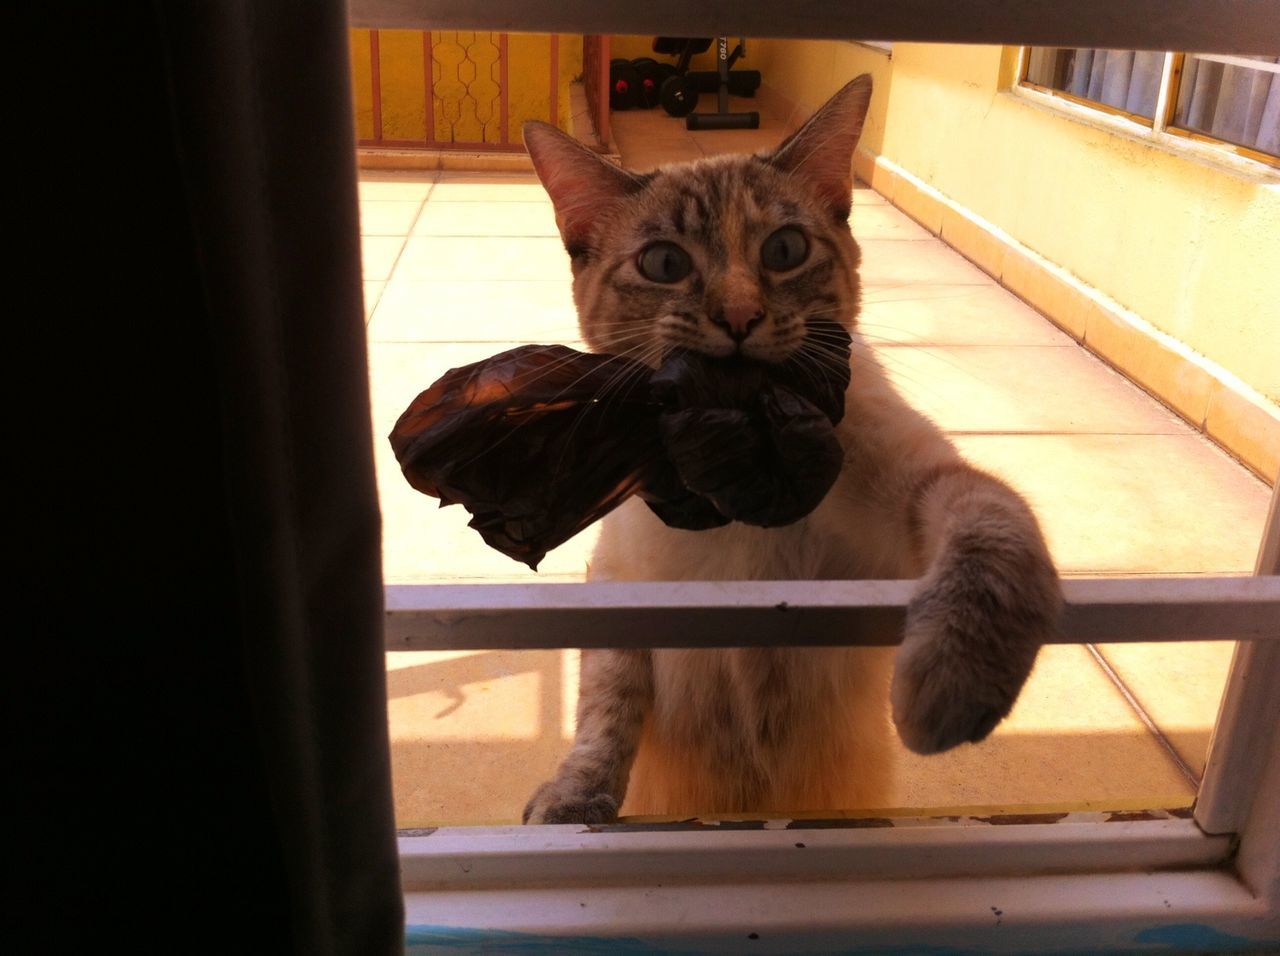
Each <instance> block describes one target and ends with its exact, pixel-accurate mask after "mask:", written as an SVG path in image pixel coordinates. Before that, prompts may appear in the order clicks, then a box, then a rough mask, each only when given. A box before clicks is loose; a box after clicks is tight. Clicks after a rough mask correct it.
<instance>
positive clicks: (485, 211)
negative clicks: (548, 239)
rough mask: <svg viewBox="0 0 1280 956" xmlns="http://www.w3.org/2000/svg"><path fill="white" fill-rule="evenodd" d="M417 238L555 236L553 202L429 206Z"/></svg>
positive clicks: (416, 230)
mask: <svg viewBox="0 0 1280 956" xmlns="http://www.w3.org/2000/svg"><path fill="white" fill-rule="evenodd" d="M413 234H414V235H415V236H554V237H558V236H559V235H560V231H559V230H558V229H557V228H556V216H555V211H554V210H553V209H552V207H551V202H550V200H548V199H545V198H544V200H543V201H542V202H428V203H427V204H426V206H425V207H424V208H423V210H422V214H421V215H420V216H419V217H418V219H417V222H416V223H414V225H413Z"/></svg>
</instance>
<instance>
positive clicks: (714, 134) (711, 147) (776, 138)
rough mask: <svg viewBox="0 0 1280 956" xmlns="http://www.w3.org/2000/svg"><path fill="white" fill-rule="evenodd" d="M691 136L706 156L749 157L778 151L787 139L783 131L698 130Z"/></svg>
mask: <svg viewBox="0 0 1280 956" xmlns="http://www.w3.org/2000/svg"><path fill="white" fill-rule="evenodd" d="M690 136H691V137H692V138H693V142H694V143H695V144H696V145H697V147H698V148H699V149H700V150H702V154H703V155H704V156H721V155H746V156H749V155H751V154H752V153H759V152H763V151H765V150H772V149H776V148H777V147H778V144H779V143H781V142H782V140H783V139H784V138H785V134H784V133H783V131H782V130H781V129H717V130H711V129H708V130H697V131H695V132H693V133H691V134H690Z"/></svg>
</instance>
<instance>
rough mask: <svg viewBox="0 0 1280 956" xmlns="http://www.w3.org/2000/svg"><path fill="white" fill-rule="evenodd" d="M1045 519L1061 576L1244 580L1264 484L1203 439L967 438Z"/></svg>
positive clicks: (981, 460) (982, 462)
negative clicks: (1190, 576) (1206, 576)
mask: <svg viewBox="0 0 1280 956" xmlns="http://www.w3.org/2000/svg"><path fill="white" fill-rule="evenodd" d="M955 442H956V444H957V446H959V448H960V450H961V452H962V453H963V454H964V455H965V456H966V457H967V458H968V459H969V460H970V461H972V462H973V463H974V464H976V465H978V466H979V467H982V468H986V469H989V470H990V471H991V472H993V473H994V474H997V475H1000V476H1001V477H1003V478H1005V479H1006V480H1007V481H1009V483H1010V484H1012V485H1013V486H1014V487H1015V488H1017V489H1018V490H1019V491H1020V492H1022V494H1023V495H1025V496H1026V498H1027V499H1028V501H1029V502H1030V503H1031V506H1032V507H1033V508H1034V509H1035V511H1036V512H1037V514H1038V515H1039V517H1040V520H1041V523H1042V525H1043V527H1044V529H1045V535H1046V537H1047V538H1048V541H1049V547H1050V549H1051V550H1052V552H1053V555H1054V559H1055V561H1056V562H1057V564H1058V567H1059V569H1060V570H1063V571H1068V572H1077V573H1087V574H1093V573H1108V572H1111V573H1114V572H1124V573H1130V574H1134V573H1137V574H1142V573H1156V572H1158V573H1163V574H1245V573H1249V572H1250V571H1251V570H1252V568H1253V562H1254V555H1255V552H1256V550H1257V542H1258V539H1259V537H1260V535H1261V533H1262V522H1263V520H1264V519H1265V517H1266V510H1267V503H1268V498H1269V496H1268V493H1267V489H1266V487H1265V486H1264V485H1263V484H1262V482H1260V481H1258V480H1257V479H1256V478H1254V477H1253V476H1252V475H1250V474H1249V473H1248V472H1246V471H1245V470H1244V469H1243V468H1241V467H1240V466H1239V465H1237V464H1236V463H1235V462H1233V461H1231V460H1230V459H1229V458H1228V457H1227V456H1226V455H1224V454H1223V453H1222V452H1221V451H1219V450H1218V449H1217V448H1216V447H1215V446H1213V445H1212V444H1211V443H1210V442H1208V441H1207V440H1206V439H1204V438H1202V437H1199V436H1196V435H960V436H957V437H956V438H955Z"/></svg>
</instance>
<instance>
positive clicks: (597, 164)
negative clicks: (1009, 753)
mask: <svg viewBox="0 0 1280 956" xmlns="http://www.w3.org/2000/svg"><path fill="white" fill-rule="evenodd" d="M870 98H871V80H870V77H867V76H862V77H859V78H858V79H856V80H854V81H853V82H851V83H849V84H848V85H847V86H845V87H844V88H843V89H842V90H840V91H839V92H838V93H836V94H835V96H834V97H832V99H831V100H830V101H829V102H827V103H826V105H824V106H823V107H822V108H821V109H820V110H819V111H818V112H817V113H816V114H815V115H814V116H813V117H812V118H811V119H810V120H809V121H808V122H807V123H806V124H805V125H804V126H802V127H801V128H800V129H799V130H797V131H796V132H795V133H794V134H793V135H792V136H790V137H789V138H788V139H787V140H786V141H785V142H783V143H782V145H780V146H779V147H778V148H777V149H774V150H773V151H771V152H767V153H763V154H758V155H754V156H718V157H715V158H709V159H704V160H701V161H699V162H695V163H691V164H686V165H675V166H667V167H664V168H661V169H659V170H657V171H655V172H651V173H647V174H636V173H631V172H627V171H624V170H622V169H619V168H618V167H616V166H614V165H612V164H611V163H609V162H607V161H605V160H604V159H602V158H601V157H599V156H597V155H596V154H594V153H592V152H591V151H589V150H587V149H585V148H584V147H582V146H580V145H579V144H578V143H577V142H576V141H575V140H573V139H571V138H570V137H568V136H566V135H564V134H563V133H561V132H559V131H558V130H556V129H555V128H554V127H551V126H548V125H545V124H541V123H530V124H529V125H527V126H526V128H525V142H526V144H527V146H528V149H529V152H530V155H531V156H532V158H533V162H534V166H535V168H536V170H537V173H538V176H539V178H540V179H541V180H542V183H543V185H544V186H545V187H546V189H547V192H548V193H549V194H550V196H551V200H552V203H553V205H554V207H555V211H556V221H557V224H558V226H559V229H560V233H561V236H562V238H563V240H564V245H565V248H566V249H567V250H568V253H569V256H570V258H571V260H572V268H573V276H574V282H573V291H574V300H575V302H576V304H577V309H578V315H579V320H580V323H581V327H582V334H583V338H584V340H585V341H586V342H587V344H588V345H589V346H590V347H591V348H592V349H593V350H596V351H599V352H609V353H615V354H626V355H631V356H636V357H639V358H641V359H642V360H644V361H646V362H649V363H650V364H654V365H656V364H657V363H658V361H659V360H660V358H661V355H662V354H663V352H664V351H665V350H667V349H669V348H672V347H675V346H680V347H683V348H687V349H695V350H699V351H702V352H704V353H707V354H710V355H715V356H727V355H730V354H732V353H735V352H740V353H741V354H743V355H745V356H747V357H749V358H752V359H757V360H760V361H765V362H779V361H782V360H784V359H786V358H787V357H788V356H790V355H792V354H793V353H796V352H797V351H798V350H804V349H805V347H806V345H805V342H806V331H807V323H808V322H810V321H811V320H816V319H819V318H832V317H834V318H835V319H836V320H837V321H839V322H840V323H842V324H843V325H845V326H846V327H848V328H850V329H851V330H853V331H854V356H855V357H854V365H853V382H852V385H851V386H850V387H849V390H848V397H847V410H846V414H845V416H844V419H843V421H842V422H841V423H840V425H839V426H838V430H837V431H838V435H839V439H840V442H841V444H842V446H843V448H844V450H845V463H844V467H843V470H842V472H841V474H840V477H839V478H838V479H837V482H836V484H835V486H834V487H833V488H832V490H831V491H830V493H829V494H828V495H827V496H826V498H825V499H824V500H823V502H822V503H821V504H820V505H819V506H818V507H817V508H816V509H815V510H814V511H813V512H812V513H811V514H810V515H809V516H808V517H806V518H804V519H802V520H800V521H798V522H796V523H794V524H791V525H789V526H786V527H779V528H769V529H765V528H757V527H750V526H747V525H742V524H737V523H735V524H731V525H728V526H726V527H723V528H718V529H714V530H709V531H681V530H675V529H672V528H669V527H667V526H666V525H664V524H663V523H662V522H661V521H660V520H659V519H658V518H657V517H656V516H655V515H654V514H653V513H652V512H651V511H650V510H649V509H648V508H647V507H646V506H645V505H644V503H643V502H641V501H639V500H637V499H635V498H632V499H631V500H629V501H628V502H627V503H626V504H625V505H623V506H622V507H621V508H619V509H618V510H617V511H615V512H613V513H612V514H611V515H609V516H608V517H606V518H605V519H604V521H603V524H602V527H601V530H600V539H599V545H598V546H597V548H596V551H595V553H594V555H593V558H592V561H591V565H590V577H591V578H592V579H594V580H607V581H617V580H623V581H667V580H682V579H696V580H740V579H757V580H782V579H803V580H813V579H826V580H836V579H860V578H918V579H919V582H918V586H917V588H916V590H915V592H914V597H913V599H912V600H911V603H910V605H909V608H908V613H907V623H906V632H905V638H904V640H903V642H902V644H901V646H900V647H898V648H887V649H886V648H798V649H797V648H777V649H772V648H760V649H756V648H750V649H727V650H645V649H635V650H588V651H584V652H583V654H582V665H581V683H580V690H579V703H578V715H577V732H576V736H575V739H574V743H573V747H572V749H571V751H570V752H569V754H568V756H567V757H566V758H565V760H564V761H563V763H562V764H561V765H560V768H559V769H558V771H557V772H556V775H555V777H554V779H552V780H550V781H549V782H547V783H544V784H543V785H542V786H541V787H539V788H538V789H537V790H536V791H535V792H534V794H533V796H532V798H531V799H530V800H529V802H528V805H527V807H526V808H525V811H524V819H525V821H526V822H529V823H569V822H578V823H583V822H585V823H597V822H608V821H611V820H614V819H615V818H616V817H617V815H618V813H619V809H620V808H622V807H623V805H624V800H625V801H626V803H625V809H626V811H627V812H628V813H649V814H678V815H690V814H695V813H716V812H744V811H751V812H761V813H766V812H785V811H800V810H820V809H828V808H842V807H859V806H861V807H867V806H877V805H880V806H883V805H885V800H886V799H887V794H888V786H889V784H890V783H891V780H892V754H893V752H894V746H893V741H892V737H891V735H892V729H891V727H890V716H891V717H892V723H893V724H894V725H896V728H897V733H898V735H899V737H900V738H901V739H902V741H903V743H905V744H906V746H907V747H909V748H910V749H911V750H914V751H916V752H917V753H922V754H929V753H936V752H939V751H943V750H947V749H948V748H951V747H955V746H956V745H958V744H961V743H964V742H966V741H978V740H982V739H983V738H984V737H986V736H987V734H989V733H990V732H991V730H992V729H993V728H994V727H995V726H996V724H997V723H998V722H999V721H1000V720H1001V719H1003V718H1004V716H1005V715H1007V714H1008V713H1009V710H1010V708H1011V707H1012V705H1013V702H1014V699H1015V698H1016V697H1017V695H1018V692H1019V690H1020V689H1021V687H1022V684H1023V682H1024V681H1025V679H1026V677H1027V674H1028V673H1029V672H1030V670H1031V666H1032V663H1033V662H1034V660H1035V657H1036V652H1037V650H1038V648H1039V646H1040V644H1041V643H1042V642H1043V641H1044V640H1045V638H1046V637H1048V636H1049V635H1050V633H1051V632H1052V630H1053V628H1054V627H1055V626H1056V621H1057V618H1058V615H1059V612H1060V605H1061V597H1060V589H1059V584H1058V578H1057V574H1056V572H1055V570H1054V567H1053V564H1052V562H1051V560H1050V557H1049V554H1048V551H1047V549H1046V547H1045V543H1044V539H1043V537H1042V535H1041V532H1040V529H1039V527H1038V526H1037V524H1036V520H1035V518H1034V517H1033V516H1032V514H1031V511H1030V510H1029V509H1028V508H1027V506H1026V504H1025V503H1024V502H1023V500H1022V499H1021V498H1020V497H1019V496H1018V495H1017V494H1016V493H1015V492H1013V491H1012V490H1011V489H1010V488H1009V487H1008V486H1006V485H1005V484H1003V483H1002V482H1001V481H999V480H997V479H996V478H994V477H992V476H991V475H988V474H985V473H983V472H981V471H979V470H977V469H975V468H974V467H972V466H970V465H968V464H966V463H965V462H964V461H963V460H962V459H961V458H960V456H959V455H958V453H957V452H956V450H955V449H954V448H953V447H952V445H951V444H950V443H949V442H948V441H947V439H946V438H945V437H943V435H942V434H941V433H940V432H939V430H938V429H937V428H936V427H935V426H934V425H933V424H932V423H930V422H929V421H928V420H926V419H925V418H924V417H923V416H921V415H920V414H919V413H917V412H916V411H914V410H913V409H911V408H910V407H909V406H908V405H907V404H906V403H905V402H904V401H903V399H902V398H901V397H900V396H899V395H898V394H897V393H896V392H895V391H894V389H893V388H892V387H891V386H890V385H889V383H888V381H887V378H886V375H885V373H884V371H883V370H882V368H881V367H880V366H879V365H878V364H877V363H876V361H875V360H874V358H873V357H872V355H871V353H870V352H869V351H868V349H867V347H866V345H865V343H863V342H862V341H861V339H860V338H859V336H858V333H857V331H856V328H855V321H856V318H857V315H858V310H859V284H858V262H859V250H858V245H857V243H856V242H855V241H854V240H853V236H852V235H851V233H850V229H849V216H850V211H851V197H852V185H853V184H852V180H851V175H850V169H851V166H852V158H853V151H854V148H855V146H856V145H857V142H858V138H859V135H860V134H861V131H862V125H863V120H864V118H865V116H866V111H867V105H868V103H869V101H870Z"/></svg>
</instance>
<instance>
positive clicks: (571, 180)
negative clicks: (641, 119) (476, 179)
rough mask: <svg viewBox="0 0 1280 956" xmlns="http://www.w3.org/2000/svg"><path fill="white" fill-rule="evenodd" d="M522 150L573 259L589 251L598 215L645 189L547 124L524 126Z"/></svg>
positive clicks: (624, 171)
mask: <svg viewBox="0 0 1280 956" xmlns="http://www.w3.org/2000/svg"><path fill="white" fill-rule="evenodd" d="M524 145H525V148H526V149H528V150H529V156H530V157H531V158H532V159H533V168H534V170H535V171H536V172H537V174H538V178H539V179H540V180H542V185H543V186H545V187H546V190H547V192H548V193H549V194H550V196H551V203H552V205H553V206H555V210H556V225H557V226H558V227H559V228H560V237H561V238H562V239H563V240H564V247H565V248H566V249H567V250H568V251H569V255H570V256H572V257H574V258H577V257H578V256H579V255H581V254H582V253H583V252H585V251H586V250H587V248H588V247H589V245H590V241H591V233H592V232H593V231H594V229H595V227H596V223H597V222H598V220H599V217H600V214H601V212H603V211H604V210H605V209H607V208H608V207H609V206H611V205H612V204H613V203H614V202H616V201H617V200H619V199H622V198H623V197H625V196H629V195H631V194H632V193H635V192H638V191H639V190H640V189H642V188H643V187H644V181H643V180H642V179H639V178H638V177H636V176H633V175H632V174H631V173H629V172H627V171H626V170H624V169H621V168H619V167H617V166H615V165H614V164H613V163H611V162H609V161H608V160H607V159H605V158H604V157H602V156H599V155H597V154H596V153H593V152H592V151H591V150H589V149H587V147H585V146H583V145H582V144H581V143H579V142H578V141H577V140H576V139H574V138H573V137H572V136H569V135H568V134H566V133H562V132H561V131H560V130H558V129H556V127H554V126H551V125H549V124H547V123H541V122H538V121H537V120H529V121H528V122H526V123H525V124H524Z"/></svg>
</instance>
